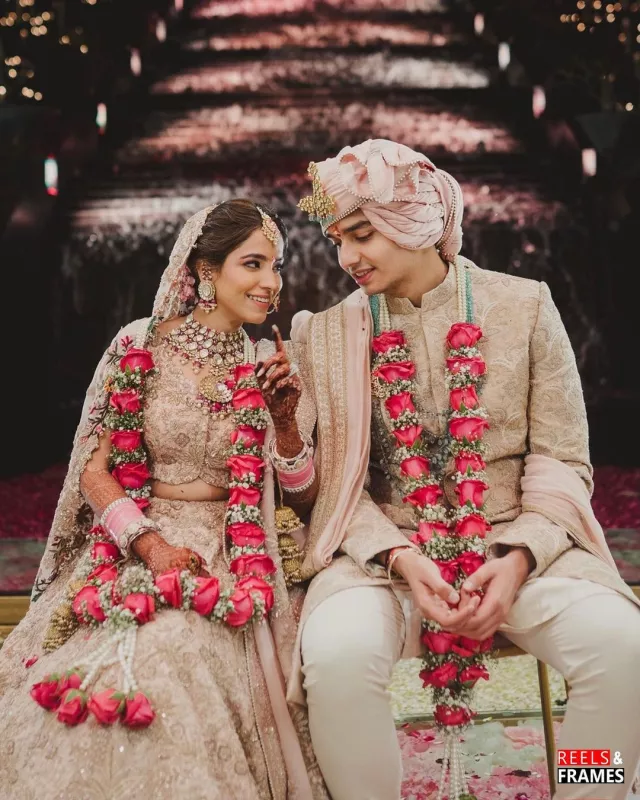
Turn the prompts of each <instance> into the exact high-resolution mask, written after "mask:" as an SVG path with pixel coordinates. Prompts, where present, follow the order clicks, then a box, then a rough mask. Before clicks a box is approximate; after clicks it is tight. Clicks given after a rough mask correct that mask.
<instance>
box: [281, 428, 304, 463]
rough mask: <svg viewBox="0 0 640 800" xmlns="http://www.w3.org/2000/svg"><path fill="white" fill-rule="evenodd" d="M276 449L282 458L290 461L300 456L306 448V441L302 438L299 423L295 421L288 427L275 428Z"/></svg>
mask: <svg viewBox="0 0 640 800" xmlns="http://www.w3.org/2000/svg"><path fill="white" fill-rule="evenodd" d="M275 429H276V441H275V449H276V452H277V454H278V456H280V458H284V459H290V458H295V457H296V456H298V455H300V453H301V452H302V450H303V448H304V440H303V439H302V436H300V431H299V429H298V423H297V422H296V421H295V419H294V420H293V421H292V422H289V423H287V425H286V426H284V427H281V426H277V425H276V426H275Z"/></svg>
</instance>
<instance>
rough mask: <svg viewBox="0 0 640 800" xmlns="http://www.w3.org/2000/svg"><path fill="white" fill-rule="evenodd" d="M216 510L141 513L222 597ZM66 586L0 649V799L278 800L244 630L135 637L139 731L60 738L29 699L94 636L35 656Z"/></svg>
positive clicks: (180, 629) (105, 681)
mask: <svg viewBox="0 0 640 800" xmlns="http://www.w3.org/2000/svg"><path fill="white" fill-rule="evenodd" d="M225 508H226V503H225V502H184V501H168V500H159V499H153V500H152V505H151V508H150V509H149V510H148V511H147V514H148V516H149V517H151V518H152V519H154V520H156V521H157V522H159V523H160V525H161V526H162V535H163V536H164V537H165V539H166V540H167V541H168V542H169V543H170V544H172V545H174V546H185V547H191V548H193V549H194V550H196V551H197V552H198V553H200V555H202V556H203V558H204V559H205V561H206V563H207V567H208V569H209V571H210V572H211V574H212V575H216V576H217V577H218V578H219V579H220V581H221V586H223V587H224V586H225V585H229V577H228V567H227V565H226V563H225V559H224V554H223V551H222V540H223V537H222V525H223V519H224V513H225ZM69 578H70V575H69V574H67V575H66V576H65V575H61V576H60V577H59V578H58V579H57V580H56V581H55V583H54V584H53V585H52V586H51V587H50V588H49V589H48V590H47V591H46V592H45V593H44V595H43V596H42V597H41V598H40V599H39V600H38V601H37V602H35V603H33V604H32V606H31V608H30V610H29V612H28V614H27V616H26V617H25V619H24V620H23V622H22V623H21V624H20V625H19V627H18V628H17V629H16V630H15V631H14V632H13V633H12V634H11V635H10V636H9V638H8V639H7V641H6V643H5V645H4V648H3V649H2V650H0V798H2V800H53V799H54V798H59V799H60V800H156V799H157V800H168V799H171V800H177V799H179V798H189V800H253V799H254V798H255V800H263V799H265V800H266V799H267V798H272V797H273V798H276V800H284V798H286V794H287V790H286V774H285V769H284V764H283V760H282V753H281V749H280V744H279V740H278V736H277V734H276V733H275V730H274V723H273V718H272V712H271V706H270V704H269V701H268V694H267V691H266V687H265V685H264V677H263V673H262V670H261V668H260V664H259V661H258V657H257V654H256V649H255V643H254V637H253V633H252V631H251V630H249V631H248V632H246V633H244V632H243V631H240V630H232V629H230V628H228V627H227V626H225V625H222V624H219V623H216V622H211V621H209V620H206V619H205V618H203V617H201V616H199V615H198V614H197V613H195V612H193V611H189V612H183V611H180V610H174V609H171V610H162V611H161V612H160V613H157V614H156V616H155V618H154V620H153V621H152V622H150V623H148V624H146V625H143V626H141V627H140V629H139V632H138V637H137V644H136V654H135V660H134V672H135V679H136V681H137V684H138V686H139V687H140V689H141V690H143V691H144V692H145V693H146V694H147V695H148V697H149V698H150V700H151V702H152V704H153V706H154V708H155V710H156V714H157V716H156V719H155V720H154V722H153V723H152V725H151V726H150V727H149V728H146V729H141V730H135V729H134V730H132V729H128V728H126V727H124V726H123V725H120V724H119V723H116V724H114V725H112V726H101V725H99V724H98V723H97V721H96V720H95V718H93V716H92V715H90V716H89V719H88V720H87V721H86V722H84V723H82V724H80V725H78V726H76V727H66V726H65V725H64V724H62V723H61V722H59V721H58V720H57V719H56V716H55V712H48V711H45V710H44V709H42V708H41V707H40V706H38V705H37V704H36V703H35V702H34V701H33V700H32V699H31V697H30V695H29V690H30V688H31V686H32V684H34V683H35V682H38V681H40V680H42V679H43V678H44V676H45V675H47V674H49V673H54V672H64V671H65V670H67V669H70V668H71V667H73V666H74V665H75V664H77V663H78V662H80V661H82V660H83V659H84V658H86V656H87V655H88V654H89V653H90V652H91V651H93V650H94V649H95V648H96V647H97V646H99V644H100V642H101V641H102V638H101V637H102V636H104V633H103V632H102V631H98V632H94V633H88V632H87V629H86V628H81V629H79V630H78V631H76V632H75V633H74V634H73V636H72V637H71V638H70V639H69V640H68V641H67V642H66V643H65V644H63V645H62V646H61V647H59V648H58V649H57V650H55V651H53V652H51V653H47V654H42V642H43V640H44V637H45V634H46V631H47V628H48V625H49V622H50V618H51V614H52V612H53V611H54V610H55V608H56V607H57V606H58V605H59V604H60V602H61V601H62V600H63V599H64V594H65V589H66V584H67V582H68V580H69ZM35 654H40V655H39V657H38V660H37V661H36V663H35V664H33V665H32V666H30V667H28V668H27V667H26V666H25V662H27V660H28V659H29V658H30V657H31V656H33V655H35ZM118 670H119V667H109V668H107V670H106V671H105V672H104V673H103V675H102V677H101V678H100V680H99V682H98V685H97V687H96V689H95V690H96V691H100V690H102V689H106V688H116V689H117V688H119V687H118V684H117V682H118Z"/></svg>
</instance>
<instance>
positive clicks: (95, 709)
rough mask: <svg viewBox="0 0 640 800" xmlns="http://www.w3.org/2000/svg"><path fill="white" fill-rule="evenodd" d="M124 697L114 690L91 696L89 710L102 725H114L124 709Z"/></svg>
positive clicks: (88, 704) (106, 690)
mask: <svg viewBox="0 0 640 800" xmlns="http://www.w3.org/2000/svg"><path fill="white" fill-rule="evenodd" d="M124 703H125V701H124V695H123V694H122V693H121V692H116V691H115V690H114V689H105V690H104V692H99V693H98V694H94V695H91V697H90V698H89V702H88V703H87V708H88V709H89V711H90V712H91V713H92V714H93V716H94V717H95V718H96V719H97V720H98V722H99V723H100V724H101V725H113V723H114V722H117V720H118V717H119V716H120V714H121V713H122V710H123V708H124Z"/></svg>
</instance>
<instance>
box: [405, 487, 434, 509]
mask: <svg viewBox="0 0 640 800" xmlns="http://www.w3.org/2000/svg"><path fill="white" fill-rule="evenodd" d="M439 497H442V489H441V488H440V487H439V486H437V485H436V484H435V483H430V484H429V485H428V486H421V487H420V488H419V489H416V490H415V491H413V492H411V494H408V495H407V496H406V497H403V498H402V502H403V503H410V504H411V505H412V506H415V507H416V508H422V506H432V505H435V504H436V503H437V502H438V498H439Z"/></svg>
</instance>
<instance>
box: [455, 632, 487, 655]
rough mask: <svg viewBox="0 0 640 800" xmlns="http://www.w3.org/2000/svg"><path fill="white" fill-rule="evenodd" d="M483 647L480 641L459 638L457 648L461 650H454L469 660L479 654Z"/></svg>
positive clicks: (466, 637) (463, 637) (464, 637)
mask: <svg viewBox="0 0 640 800" xmlns="http://www.w3.org/2000/svg"><path fill="white" fill-rule="evenodd" d="M481 646H482V642H481V641H480V640H479V639H471V638H469V637H468V636H459V637H458V643H457V647H458V648H459V649H458V650H456V648H455V647H454V650H456V652H457V653H458V655H461V656H464V657H465V658H469V657H470V656H472V655H474V654H475V653H479V652H480V647H481ZM463 651H464V652H463Z"/></svg>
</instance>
